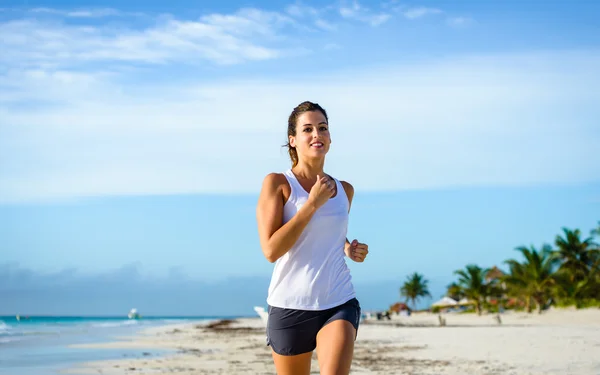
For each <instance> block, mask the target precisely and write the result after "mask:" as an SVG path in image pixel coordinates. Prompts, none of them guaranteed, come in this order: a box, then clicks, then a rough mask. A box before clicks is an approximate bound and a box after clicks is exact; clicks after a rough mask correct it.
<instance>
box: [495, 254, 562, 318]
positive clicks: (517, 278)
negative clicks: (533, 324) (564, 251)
mask: <svg viewBox="0 0 600 375" xmlns="http://www.w3.org/2000/svg"><path fill="white" fill-rule="evenodd" d="M515 250H517V251H519V252H520V253H521V254H522V255H523V257H524V258H525V259H524V261H523V263H519V262H518V261H516V260H514V259H509V260H507V261H505V263H506V264H508V266H509V268H510V274H508V275H506V276H505V277H504V281H506V283H507V284H508V285H509V287H510V289H511V292H512V293H513V294H515V295H516V296H518V297H522V298H523V297H524V298H525V305H526V308H527V312H531V310H532V307H531V300H533V301H535V303H536V304H537V306H538V312H539V313H541V312H542V308H543V307H544V305H545V304H546V301H548V298H549V297H550V295H551V291H552V287H553V286H554V285H555V283H556V279H555V275H554V269H555V265H556V259H555V258H554V257H553V256H552V247H551V246H550V245H544V246H542V249H541V250H540V251H538V250H536V249H535V247H533V246H531V247H530V248H529V249H528V248H526V247H525V246H520V247H517V248H516V249H515Z"/></svg>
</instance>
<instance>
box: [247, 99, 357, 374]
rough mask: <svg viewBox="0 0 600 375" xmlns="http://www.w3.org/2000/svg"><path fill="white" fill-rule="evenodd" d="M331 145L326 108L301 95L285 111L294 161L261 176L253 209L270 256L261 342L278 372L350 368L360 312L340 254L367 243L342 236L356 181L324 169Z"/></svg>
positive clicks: (352, 255) (348, 254)
mask: <svg viewBox="0 0 600 375" xmlns="http://www.w3.org/2000/svg"><path fill="white" fill-rule="evenodd" d="M330 145H331V136H330V133H329V122H328V117H327V113H326V112H325V110H324V109H323V108H322V107H321V106H319V105H318V104H315V103H311V102H303V103H301V104H300V105H298V106H297V107H296V108H294V110H293V111H292V113H291V114H290V116H289V119H288V143H287V148H288V152H289V155H290V158H291V162H292V167H291V168H289V169H287V170H286V171H284V172H283V173H270V174H268V175H267V176H266V177H265V178H264V181H263V185H262V190H261V193H260V197H259V200H258V204H257V210H256V216H257V223H258V233H259V237H260V244H261V248H262V251H263V254H264V256H265V257H266V258H267V260H268V261H269V262H272V263H275V266H274V269H273V274H272V277H271V283H270V285H269V290H268V297H267V304H268V320H267V345H270V346H271V349H272V354H273V361H274V364H275V368H276V370H277V374H279V375H284V374H285V375H296V374H298V375H308V374H310V367H311V357H312V353H313V351H314V350H315V349H316V351H317V358H318V361H319V367H320V369H321V374H336V375H339V374H349V372H350V367H351V363H352V357H353V353H354V341H355V339H356V334H357V330H358V325H359V320H360V316H361V307H360V304H359V302H358V300H357V299H356V293H355V290H354V286H353V284H352V278H351V276H350V270H349V268H348V266H347V265H346V260H345V257H348V258H349V259H351V260H353V261H355V262H363V261H364V260H365V257H366V256H367V253H368V246H367V245H366V244H364V243H360V242H358V241H357V240H353V241H352V242H350V241H348V239H347V237H346V236H347V229H348V216H349V212H350V206H351V203H352V197H353V196H354V188H353V187H352V185H351V184H350V183H348V182H346V181H339V180H338V179H336V178H334V177H332V176H330V175H328V174H326V173H325V172H324V165H325V155H327V152H328V151H329V147H330Z"/></svg>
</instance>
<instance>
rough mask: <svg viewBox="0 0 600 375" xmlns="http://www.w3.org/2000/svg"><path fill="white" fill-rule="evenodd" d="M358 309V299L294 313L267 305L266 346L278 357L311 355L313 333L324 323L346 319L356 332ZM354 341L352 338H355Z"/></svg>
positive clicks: (315, 342) (313, 344) (314, 340)
mask: <svg viewBox="0 0 600 375" xmlns="http://www.w3.org/2000/svg"><path fill="white" fill-rule="evenodd" d="M360 314H361V308H360V304H359V303H358V300H357V299H356V298H353V299H351V300H349V301H348V302H346V303H344V304H342V305H339V306H336V307H332V308H330V309H327V310H318V311H311V310H294V309H283V308H280V307H273V306H269V319H268V321H267V345H270V346H271V348H272V349H273V351H274V352H275V353H277V354H280V355H297V354H302V353H307V352H312V351H313V350H315V348H316V347H317V333H319V330H321V328H323V327H324V326H325V325H326V324H327V323H330V322H333V321H334V320H338V319H343V320H347V321H349V322H350V323H352V325H353V326H354V328H355V329H356V330H357V331H358V323H359V321H360ZM355 339H356V336H355Z"/></svg>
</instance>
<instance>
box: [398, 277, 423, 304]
mask: <svg viewBox="0 0 600 375" xmlns="http://www.w3.org/2000/svg"><path fill="white" fill-rule="evenodd" d="M428 283H429V281H428V280H426V279H425V278H424V277H423V275H421V274H418V273H417V272H415V273H413V274H412V275H409V276H407V277H406V281H405V282H404V284H403V285H402V288H400V296H402V297H404V298H406V301H407V302H408V301H409V300H410V301H412V305H413V309H415V310H416V303H415V302H416V301H417V300H418V299H420V298H421V297H431V294H430V293H429V289H428V287H427V284H428Z"/></svg>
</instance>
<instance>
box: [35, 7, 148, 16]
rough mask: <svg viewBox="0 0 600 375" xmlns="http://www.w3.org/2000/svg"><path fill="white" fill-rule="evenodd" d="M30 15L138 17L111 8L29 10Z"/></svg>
mask: <svg viewBox="0 0 600 375" xmlns="http://www.w3.org/2000/svg"><path fill="white" fill-rule="evenodd" d="M30 12H31V13H48V14H55V15H60V16H64V17H73V18H96V17H109V16H120V15H136V14H137V15H140V13H122V12H119V11H117V10H116V9H112V8H96V9H80V10H68V11H67V10H60V9H53V8H33V9H31V10H30Z"/></svg>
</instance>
